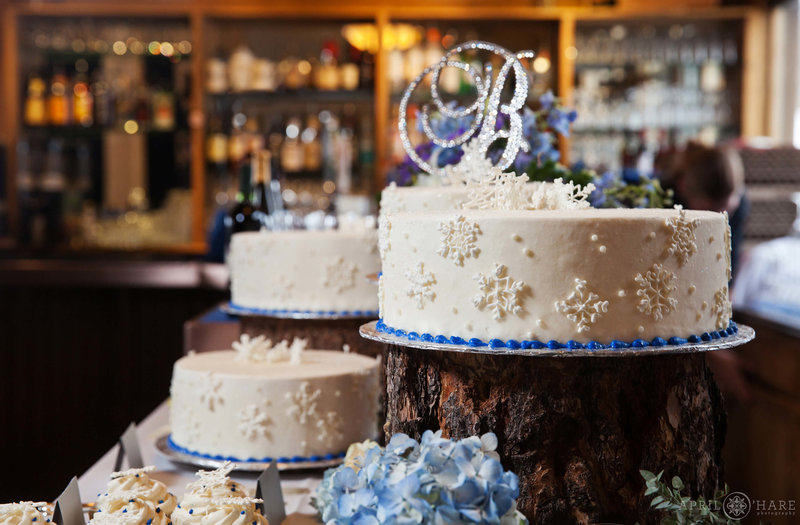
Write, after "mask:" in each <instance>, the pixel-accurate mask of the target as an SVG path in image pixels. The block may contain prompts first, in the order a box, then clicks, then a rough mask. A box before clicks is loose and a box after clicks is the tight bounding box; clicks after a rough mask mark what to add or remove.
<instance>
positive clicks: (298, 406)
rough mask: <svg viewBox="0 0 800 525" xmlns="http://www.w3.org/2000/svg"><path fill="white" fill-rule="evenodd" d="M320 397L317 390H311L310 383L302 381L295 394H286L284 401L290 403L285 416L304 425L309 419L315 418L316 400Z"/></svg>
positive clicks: (319, 392) (319, 391)
mask: <svg viewBox="0 0 800 525" xmlns="http://www.w3.org/2000/svg"><path fill="white" fill-rule="evenodd" d="M321 395H322V391H321V390H320V389H319V388H318V389H316V390H313V391H312V390H311V383H309V382H308V381H303V382H302V383H300V389H299V390H298V391H297V392H295V393H291V392H287V393H286V399H287V400H288V401H289V402H290V403H291V406H289V408H288V410H286V414H287V415H289V416H291V417H293V418H294V420H295V421H297V422H298V423H300V424H302V425H304V424H305V423H306V422H308V421H309V420H310V419H313V418H315V417H317V399H319V396H321Z"/></svg>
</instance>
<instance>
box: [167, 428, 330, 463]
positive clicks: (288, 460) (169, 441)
mask: <svg viewBox="0 0 800 525" xmlns="http://www.w3.org/2000/svg"><path fill="white" fill-rule="evenodd" d="M167 445H169V448H171V449H172V450H175V451H176V452H180V453H181V454H187V455H189V456H195V457H198V458H203V459H214V460H217V461H233V462H235V463H270V462H272V461H277V462H278V463H313V462H315V461H330V460H333V459H339V458H343V457H344V456H345V453H344V452H340V453H338V454H325V455H322V456H308V457H305V456H292V457H283V456H282V457H279V458H270V457H265V458H247V459H240V458H237V457H233V456H223V455H214V454H203V453H202V452H197V451H195V450H190V449H188V448H186V447H182V446H180V445H178V444H177V443H175V442H174V441H173V440H172V434H170V435H169V436H167Z"/></svg>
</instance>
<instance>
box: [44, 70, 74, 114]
mask: <svg viewBox="0 0 800 525" xmlns="http://www.w3.org/2000/svg"><path fill="white" fill-rule="evenodd" d="M68 83H69V81H68V79H67V75H65V74H64V72H63V71H61V70H57V71H56V72H55V73H54V74H53V78H52V79H51V81H50V94H49V96H48V98H47V115H48V120H49V121H50V124H52V125H54V126H66V125H68V124H69V123H70V118H69V117H70V110H69V97H68V96H67V84H68Z"/></svg>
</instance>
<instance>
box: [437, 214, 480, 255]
mask: <svg viewBox="0 0 800 525" xmlns="http://www.w3.org/2000/svg"><path fill="white" fill-rule="evenodd" d="M439 231H440V232H441V233H442V244H441V246H440V247H439V249H438V250H437V251H436V253H438V254H439V255H441V256H442V257H446V258H448V259H451V260H452V261H453V262H454V263H456V265H458V266H464V259H465V258H469V257H477V256H478V254H479V253H480V249H478V247H477V246H476V245H475V243H476V242H477V241H478V235H480V234H481V228H480V226H478V223H475V222H472V223H470V222H467V219H466V218H465V217H464V216H463V215H459V216H458V217H456V218H455V219H453V220H449V221H445V222H442V223H440V224H439Z"/></svg>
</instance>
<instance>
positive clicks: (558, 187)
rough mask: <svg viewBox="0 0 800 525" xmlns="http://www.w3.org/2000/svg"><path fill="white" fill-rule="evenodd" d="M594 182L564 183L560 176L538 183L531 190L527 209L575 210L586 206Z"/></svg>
mask: <svg viewBox="0 0 800 525" xmlns="http://www.w3.org/2000/svg"><path fill="white" fill-rule="evenodd" d="M593 191H594V184H591V183H590V184H587V185H586V186H579V185H577V184H574V183H573V182H572V181H569V182H567V183H564V180H563V179H561V178H560V177H559V178H558V179H556V180H554V181H553V182H552V183H551V184H540V185H539V187H538V188H536V191H535V192H533V195H531V199H530V205H529V209H533V210H577V209H582V208H588V207H589V206H590V205H591V204H590V203H589V200H588V199H589V195H591V193H592V192H593Z"/></svg>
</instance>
